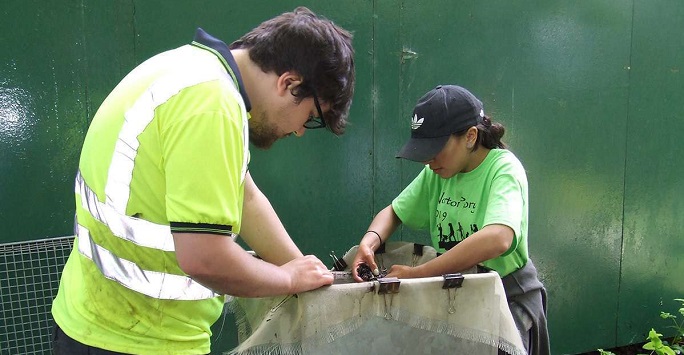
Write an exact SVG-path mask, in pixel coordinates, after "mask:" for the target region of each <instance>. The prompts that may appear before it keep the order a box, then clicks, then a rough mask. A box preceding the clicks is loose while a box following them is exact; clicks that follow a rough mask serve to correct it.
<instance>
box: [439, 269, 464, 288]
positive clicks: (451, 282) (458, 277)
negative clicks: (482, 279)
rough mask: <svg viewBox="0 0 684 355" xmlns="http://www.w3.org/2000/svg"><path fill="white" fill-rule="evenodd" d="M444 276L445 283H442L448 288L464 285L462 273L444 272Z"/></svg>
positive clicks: (443, 286)
mask: <svg viewBox="0 0 684 355" xmlns="http://www.w3.org/2000/svg"><path fill="white" fill-rule="evenodd" d="M442 277H444V284H443V285H442V288H444V289H447V288H460V287H461V286H463V279H464V277H463V275H462V274H461V273H455V274H444V275H442Z"/></svg>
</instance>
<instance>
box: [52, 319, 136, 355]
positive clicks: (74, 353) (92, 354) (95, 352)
mask: <svg viewBox="0 0 684 355" xmlns="http://www.w3.org/2000/svg"><path fill="white" fill-rule="evenodd" d="M52 354H53V355H125V354H124V353H117V352H114V351H109V350H104V349H99V348H94V347H92V346H88V345H85V344H81V343H79V342H77V341H76V340H74V339H71V338H69V336H68V335H66V334H64V332H63V331H62V329H61V328H60V327H59V326H58V325H57V324H55V329H54V330H53V331H52Z"/></svg>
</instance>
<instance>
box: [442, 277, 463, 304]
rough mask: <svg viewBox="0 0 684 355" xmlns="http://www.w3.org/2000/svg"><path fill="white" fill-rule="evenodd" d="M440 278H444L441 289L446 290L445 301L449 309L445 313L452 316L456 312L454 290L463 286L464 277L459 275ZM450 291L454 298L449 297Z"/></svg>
mask: <svg viewBox="0 0 684 355" xmlns="http://www.w3.org/2000/svg"><path fill="white" fill-rule="evenodd" d="M442 277H444V284H442V288H443V289H446V290H447V301H448V302H449V309H448V310H447V311H448V312H449V314H454V313H455V312H456V308H455V307H454V301H455V299H456V295H455V294H456V290H455V289H457V288H460V287H462V286H463V279H464V277H463V275H462V274H461V273H456V274H445V275H442ZM452 289H453V293H454V297H452V296H451V293H452V291H451V290H452Z"/></svg>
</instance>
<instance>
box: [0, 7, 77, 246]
mask: <svg viewBox="0 0 684 355" xmlns="http://www.w3.org/2000/svg"><path fill="white" fill-rule="evenodd" d="M0 16H2V21H0V33H2V39H1V40H0V46H1V47H2V48H3V49H2V51H0V201H2V202H0V204H1V206H2V207H0V208H1V209H0V225H2V226H3V228H2V232H1V233H0V242H9V241H19V240H30V239H40V238H47V237H50V236H59V235H67V234H70V233H72V232H71V231H73V213H74V212H73V211H74V207H73V188H68V187H66V186H69V185H73V183H72V181H73V178H74V176H75V172H76V161H77V157H78V154H79V148H80V146H81V142H82V137H83V135H84V134H85V125H84V122H85V116H84V108H85V101H86V96H85V91H86V87H85V85H84V80H85V78H84V74H85V64H84V62H83V60H82V59H83V57H84V49H83V40H84V38H83V32H84V31H83V24H82V21H81V7H80V6H79V5H78V4H77V3H75V2H67V3H61V2H59V3H58V2H46V1H33V0H31V1H23V0H22V1H19V0H5V1H3V3H2V6H0ZM57 24H59V25H58V26H57Z"/></svg>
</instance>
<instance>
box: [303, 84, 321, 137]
mask: <svg viewBox="0 0 684 355" xmlns="http://www.w3.org/2000/svg"><path fill="white" fill-rule="evenodd" d="M313 99H314V105H316V110H317V111H318V117H314V116H313V115H310V116H309V119H308V120H306V122H304V127H305V128H306V129H316V128H324V127H325V120H324V119H323V111H321V104H319V103H318V95H316V92H315V91H314V93H313Z"/></svg>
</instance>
